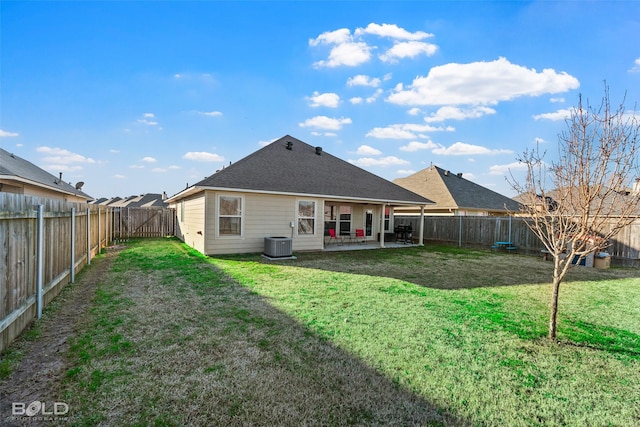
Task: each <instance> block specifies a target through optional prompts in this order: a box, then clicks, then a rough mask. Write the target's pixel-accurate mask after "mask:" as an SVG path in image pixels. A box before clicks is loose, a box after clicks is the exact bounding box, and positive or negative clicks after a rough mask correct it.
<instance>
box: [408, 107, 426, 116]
mask: <svg viewBox="0 0 640 427" xmlns="http://www.w3.org/2000/svg"><path fill="white" fill-rule="evenodd" d="M407 113H409V115H411V116H418V115H420V113H422V110H420V109H419V108H418V107H413V108H412V109H410V110H409V111H407Z"/></svg>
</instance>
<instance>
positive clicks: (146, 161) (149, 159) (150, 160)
mask: <svg viewBox="0 0 640 427" xmlns="http://www.w3.org/2000/svg"><path fill="white" fill-rule="evenodd" d="M140 161H141V162H145V163H155V162H157V160H156V159H154V158H153V157H149V156H147V157H143V158H142V159H140Z"/></svg>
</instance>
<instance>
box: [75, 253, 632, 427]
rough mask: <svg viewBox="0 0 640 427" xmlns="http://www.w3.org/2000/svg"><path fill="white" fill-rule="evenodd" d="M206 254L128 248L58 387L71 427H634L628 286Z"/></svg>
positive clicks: (503, 258)
mask: <svg viewBox="0 0 640 427" xmlns="http://www.w3.org/2000/svg"><path fill="white" fill-rule="evenodd" d="M296 255H297V256H298V259H297V260H295V261H286V262H284V261H281V262H269V261H266V260H264V259H263V258H261V257H260V256H259V255H237V256H229V257H217V258H205V257H203V256H201V255H200V254H198V253H196V252H194V251H193V250H191V249H189V248H186V247H185V246H183V245H181V244H180V243H178V242H176V241H175V240H145V241H139V242H133V243H132V244H130V245H129V246H128V248H127V249H126V250H124V251H122V252H121V253H120V254H119V256H118V258H117V260H116V261H115V263H114V265H113V268H112V270H111V272H110V273H109V274H107V275H105V277H103V279H102V283H101V284H100V286H99V289H98V294H97V299H96V304H95V308H94V310H93V312H92V316H91V323H90V324H88V325H87V327H86V329H85V330H84V331H82V332H81V334H79V335H78V337H77V338H76V340H75V342H74V344H73V347H72V352H71V354H70V368H69V371H68V373H67V378H66V381H65V384H64V392H65V395H64V399H63V400H64V401H65V402H67V403H69V405H70V408H71V412H73V414H72V418H71V419H70V422H71V424H73V425H95V424H98V423H101V424H103V425H496V426H497V425H500V426H503V425H510V426H512V425H513V426H519V425H525V426H528V425H531V426H537V425H539V426H542V425H544V426H560V425H594V426H595V425H597V426H600V425H603V426H604V425H613V426H618V425H619V426H629V425H638V424H640V397H639V396H640V395H639V394H638V393H637V390H638V389H640V304H639V303H638V302H639V301H640V278H639V277H640V274H639V272H638V270H634V269H610V270H595V269H585V268H580V269H576V270H574V271H572V273H571V274H570V276H569V278H568V280H567V282H566V283H565V284H564V285H563V287H562V288H561V296H560V318H559V342H558V343H551V342H549V341H548V340H546V338H545V336H546V333H547V330H546V328H547V315H548V313H547V311H548V309H547V300H548V297H549V289H548V288H549V285H548V282H549V281H550V277H551V268H552V267H551V263H545V262H543V261H541V260H540V259H538V258H535V257H525V256H519V255H511V254H510V255H503V254H494V253H490V252H484V251H468V250H461V249H458V248H454V249H452V248H447V247H426V248H407V249H388V250H371V251H354V252H332V253H301V254H296Z"/></svg>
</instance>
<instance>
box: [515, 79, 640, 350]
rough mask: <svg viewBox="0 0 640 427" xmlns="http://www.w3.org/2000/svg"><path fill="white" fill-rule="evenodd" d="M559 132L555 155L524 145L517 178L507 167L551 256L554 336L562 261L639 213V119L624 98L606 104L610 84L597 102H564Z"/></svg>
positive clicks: (572, 260)
mask: <svg viewBox="0 0 640 427" xmlns="http://www.w3.org/2000/svg"><path fill="white" fill-rule="evenodd" d="M566 123H567V128H568V129H566V130H565V131H564V132H562V133H561V134H560V135H559V138H558V160H557V161H554V162H551V163H550V164H548V163H546V162H545V161H544V160H543V158H544V156H545V154H546V153H544V152H541V151H540V147H539V146H537V147H536V149H535V150H527V151H525V152H524V153H523V154H522V155H521V156H520V157H519V158H518V161H520V162H521V163H523V164H524V165H526V167H527V174H526V178H524V181H523V182H518V181H517V180H516V179H515V178H514V177H513V175H511V178H510V179H509V183H510V184H511V187H512V188H513V189H514V190H515V191H516V192H518V193H519V194H520V198H521V200H520V201H521V202H522V203H523V205H522V206H523V207H522V209H521V211H522V213H523V214H524V215H525V217H526V218H527V224H528V226H529V228H530V229H531V230H532V231H533V232H534V233H535V234H536V235H537V236H538V238H539V239H540V240H541V241H542V243H543V244H544V247H545V248H546V250H547V251H548V252H549V254H550V255H551V256H552V257H553V259H554V269H553V281H552V286H553V292H552V296H551V302H550V316H549V338H550V339H552V340H555V339H556V331H557V314H558V296H559V293H560V283H562V281H563V279H564V278H565V276H566V274H567V272H568V271H569V269H570V268H571V267H573V266H575V265H577V264H579V263H580V262H581V260H582V259H584V258H585V257H587V256H588V255H590V254H592V253H596V252H602V251H605V250H606V249H607V248H608V247H609V245H610V243H609V242H610V240H611V239H612V238H613V237H614V236H615V235H616V234H617V233H618V232H619V231H620V229H622V228H623V227H626V226H627V225H629V224H631V223H632V222H634V220H636V219H637V218H638V216H639V215H638V214H639V209H640V191H639V190H640V188H639V187H640V181H638V179H640V178H639V177H640V168H639V163H640V160H639V155H640V139H639V134H640V120H639V118H638V117H637V116H636V113H635V111H633V112H631V113H626V112H625V108H624V99H623V102H622V103H621V104H620V105H619V106H618V107H617V108H615V109H612V107H611V104H610V101H609V89H608V87H607V86H606V84H605V95H604V97H603V98H602V102H601V103H600V105H599V106H598V107H597V108H594V107H592V106H591V105H590V104H589V101H587V102H586V105H585V104H584V103H583V100H582V96H580V97H579V102H578V106H577V107H575V108H573V109H572V110H571V115H570V117H569V118H568V119H567V120H566Z"/></svg>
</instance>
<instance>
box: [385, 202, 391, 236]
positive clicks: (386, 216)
mask: <svg viewBox="0 0 640 427" xmlns="http://www.w3.org/2000/svg"><path fill="white" fill-rule="evenodd" d="M390 217H391V216H390V208H389V206H386V207H385V208H384V231H391V229H390V228H389V219H390Z"/></svg>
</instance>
